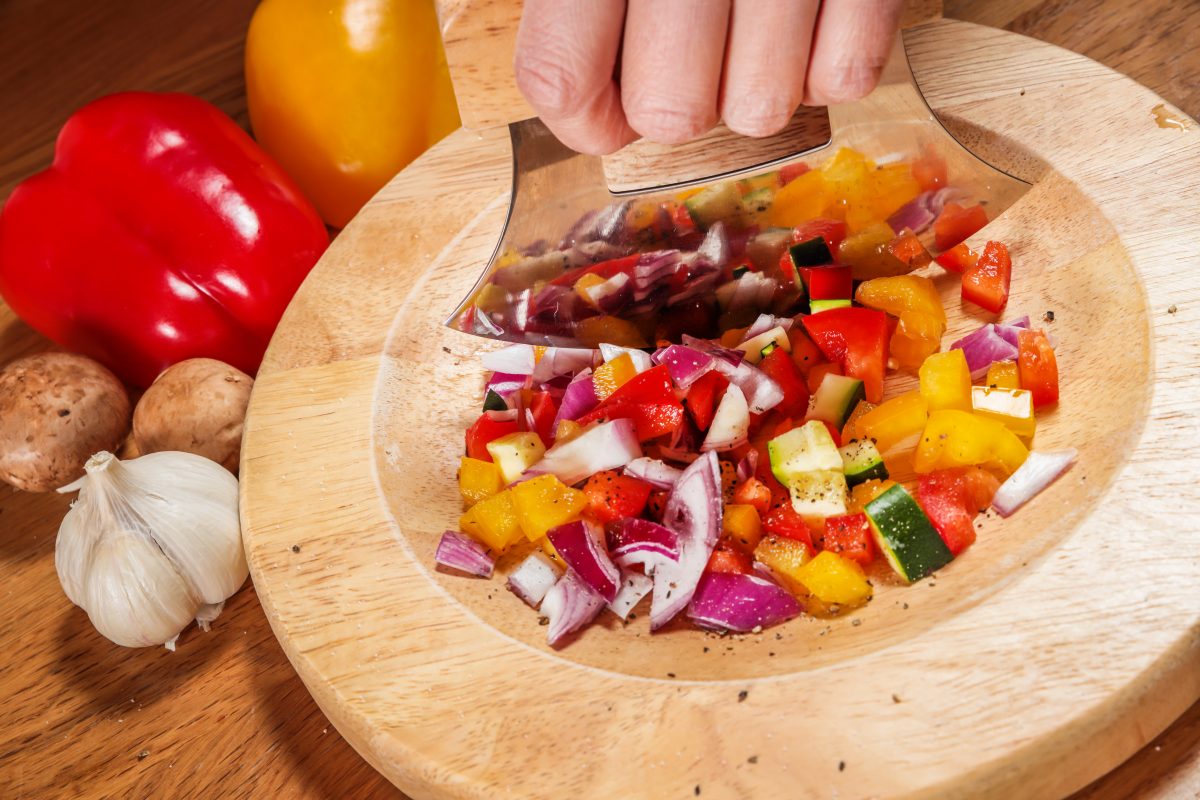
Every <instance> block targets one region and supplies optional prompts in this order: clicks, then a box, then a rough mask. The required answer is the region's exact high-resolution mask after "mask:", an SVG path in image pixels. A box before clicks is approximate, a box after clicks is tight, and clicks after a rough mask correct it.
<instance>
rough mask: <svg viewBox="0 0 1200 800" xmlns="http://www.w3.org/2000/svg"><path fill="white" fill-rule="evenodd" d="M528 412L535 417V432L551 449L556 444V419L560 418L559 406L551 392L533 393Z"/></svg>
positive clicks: (527, 407)
mask: <svg viewBox="0 0 1200 800" xmlns="http://www.w3.org/2000/svg"><path fill="white" fill-rule="evenodd" d="M526 410H527V411H528V412H529V414H530V416H532V417H533V430H534V432H535V433H536V434H537V435H538V438H539V439H541V440H542V444H544V445H546V447H549V446H550V445H552V444H554V418H555V417H556V416H558V406H557V405H556V404H555V402H554V398H552V397H551V396H550V393H549V392H531V393H530V397H529V400H528V403H527V405H526Z"/></svg>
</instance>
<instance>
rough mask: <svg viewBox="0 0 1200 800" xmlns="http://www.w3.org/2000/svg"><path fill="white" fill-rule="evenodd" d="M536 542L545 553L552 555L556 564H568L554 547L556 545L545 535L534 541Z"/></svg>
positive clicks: (551, 558) (551, 557) (552, 559)
mask: <svg viewBox="0 0 1200 800" xmlns="http://www.w3.org/2000/svg"><path fill="white" fill-rule="evenodd" d="M534 544H536V545H537V546H538V547H540V548H541V549H542V552H543V553H545V554H546V555H548V556H550V560H551V561H553V562H554V563H555V564H558V565H559V566H560V567H561V566H565V565H566V562H565V561H563V557H562V556H560V555H559V554H558V551H557V550H555V549H554V545H552V544H550V540H549V539H547V538H546V537H545V536H543V537H542V538H540V539H538V540H537V541H536V542H534Z"/></svg>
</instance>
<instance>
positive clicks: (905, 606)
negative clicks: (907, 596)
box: [904, 603, 908, 611]
mask: <svg viewBox="0 0 1200 800" xmlns="http://www.w3.org/2000/svg"><path fill="white" fill-rule="evenodd" d="M904 610H905V611H908V603H905V604H904Z"/></svg>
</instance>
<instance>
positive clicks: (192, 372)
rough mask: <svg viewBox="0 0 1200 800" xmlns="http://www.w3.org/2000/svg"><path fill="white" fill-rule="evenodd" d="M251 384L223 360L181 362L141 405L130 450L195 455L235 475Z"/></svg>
mask: <svg viewBox="0 0 1200 800" xmlns="http://www.w3.org/2000/svg"><path fill="white" fill-rule="evenodd" d="M253 386H254V379H253V378H251V377H250V376H249V375H247V374H246V373H244V372H242V371H241V370H239V369H236V368H234V367H231V366H229V365H228V364H225V363H223V362H221V361H215V360H213V359H211V358H191V359H188V360H187V361H180V362H179V363H178V364H175V365H174V366H172V367H169V368H167V369H166V370H165V371H163V373H162V374H161V375H159V376H158V377H157V378H156V379H155V380H154V383H153V384H151V385H150V388H149V389H147V390H146V393H145V394H143V395H142V399H141V400H139V401H138V404H137V408H136V409H134V412H133V434H132V435H131V436H130V446H131V448H132V449H133V450H134V452H136V453H138V454H141V455H144V454H146V453H157V452H160V451H163V450H182V451H183V452H186V453H195V454H196V455H199V456H204V457H205V458H208V459H212V460H213V461H215V462H217V463H218V464H220V465H221V466H223V467H225V468H226V469H228V470H229V471H230V472H232V473H234V474H235V475H236V474H237V470H238V457H239V456H240V454H241V449H242V422H243V420H244V419H245V417H246V406H247V404H249V402H250V389H251V388H253Z"/></svg>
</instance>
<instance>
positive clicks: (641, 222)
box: [625, 200, 658, 231]
mask: <svg viewBox="0 0 1200 800" xmlns="http://www.w3.org/2000/svg"><path fill="white" fill-rule="evenodd" d="M656 219H658V203H656V202H654V201H653V200H635V201H634V202H633V204H632V205H631V206H630V207H629V212H628V213H627V214H626V215H625V224H626V225H627V226H628V227H629V229H630V230H631V231H640V230H643V229H645V228H649V227H650V226H651V225H653V224H654V221H655V220H656Z"/></svg>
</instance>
